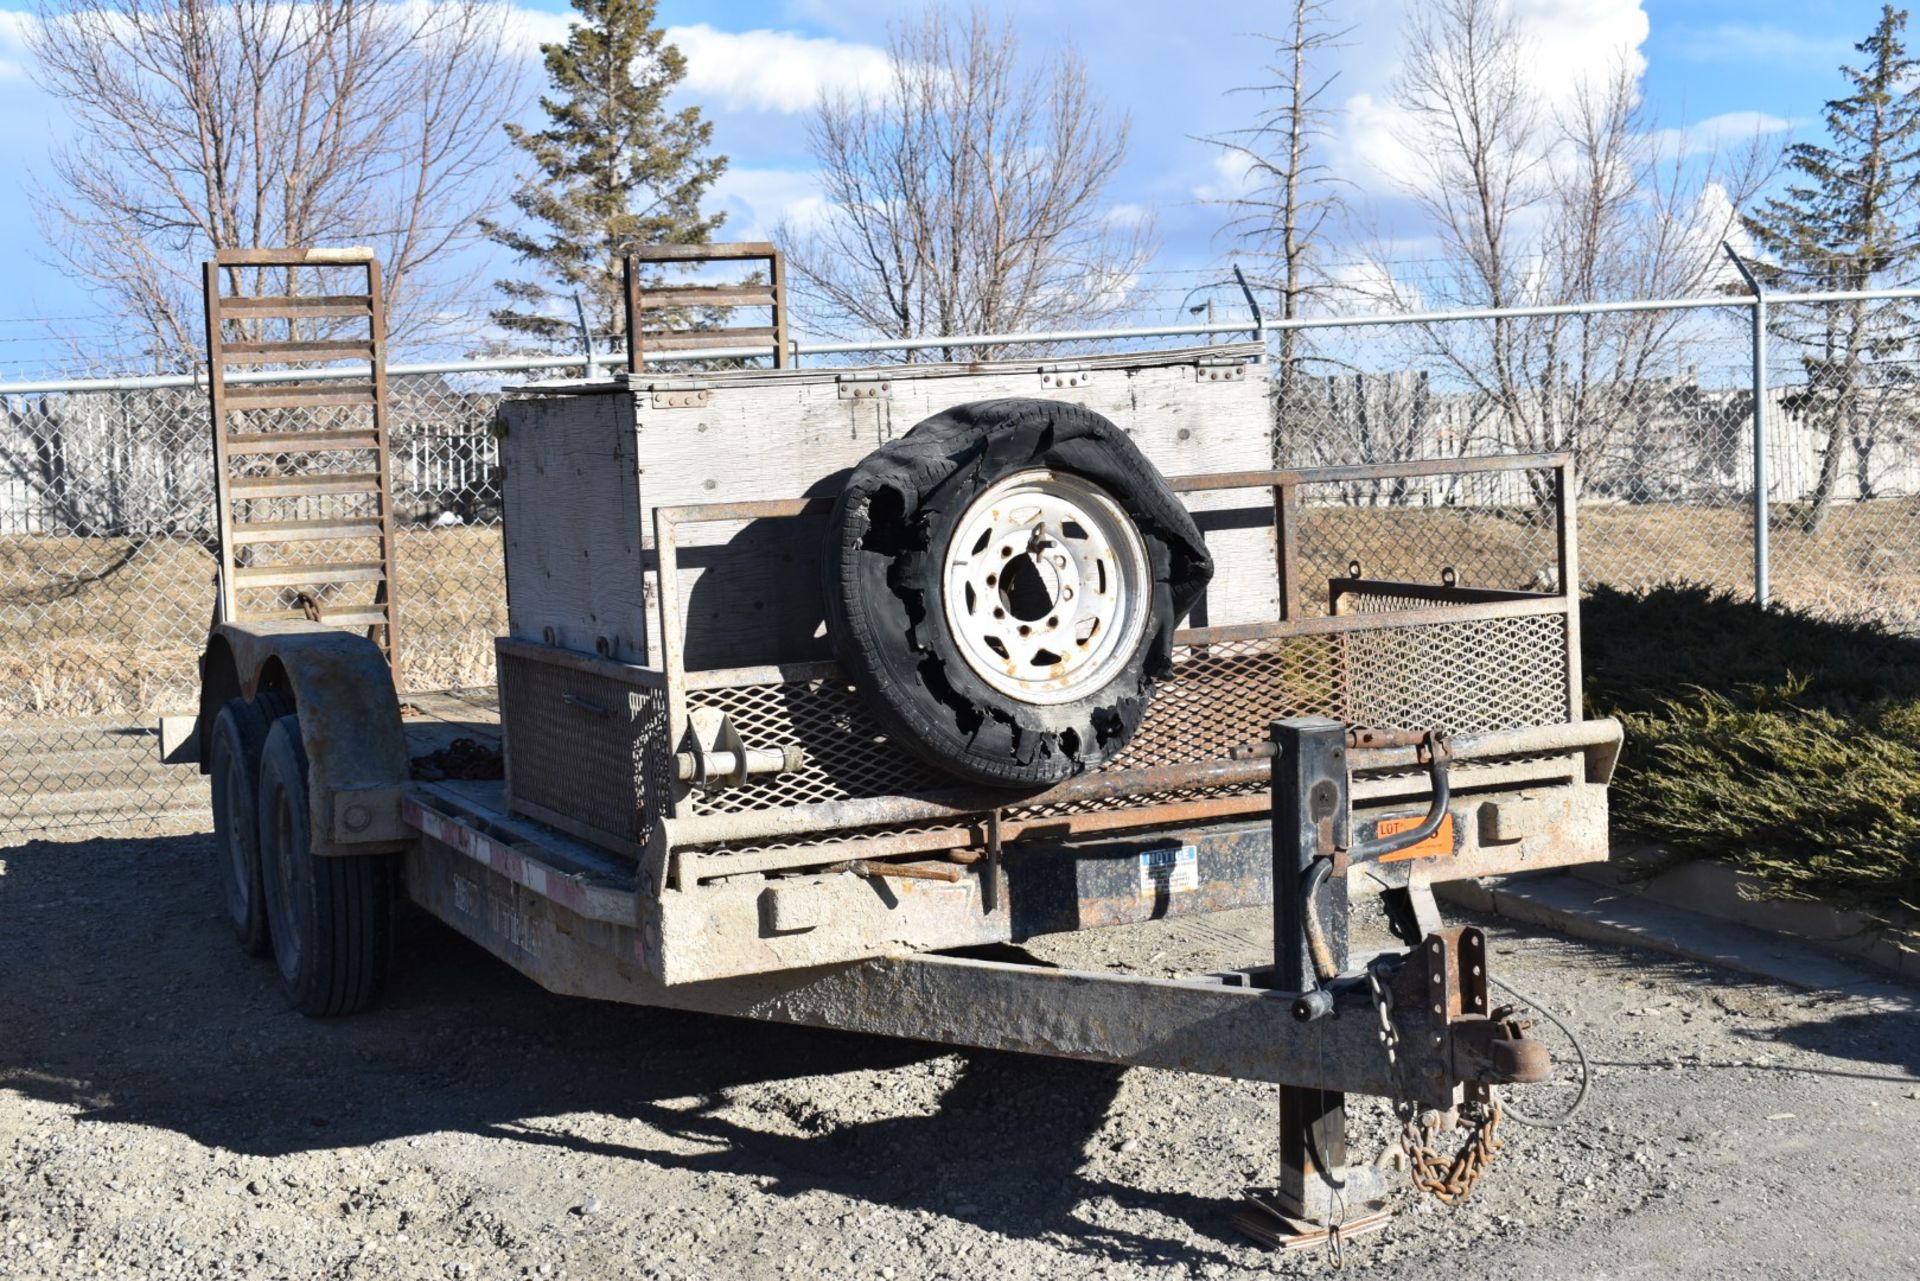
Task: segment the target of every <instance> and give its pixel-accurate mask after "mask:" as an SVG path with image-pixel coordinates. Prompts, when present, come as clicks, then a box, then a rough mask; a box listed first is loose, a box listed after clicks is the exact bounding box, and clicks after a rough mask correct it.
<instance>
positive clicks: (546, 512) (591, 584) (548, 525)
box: [500, 393, 650, 662]
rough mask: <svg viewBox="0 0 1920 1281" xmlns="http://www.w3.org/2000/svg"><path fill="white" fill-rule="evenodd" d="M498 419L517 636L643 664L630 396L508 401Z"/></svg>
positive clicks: (510, 606) (642, 587)
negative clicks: (551, 638) (549, 637)
mask: <svg viewBox="0 0 1920 1281" xmlns="http://www.w3.org/2000/svg"><path fill="white" fill-rule="evenodd" d="M500 420H501V427H502V428H503V429H504V431H505V433H506V434H505V435H504V437H503V438H502V439H501V441H500V461H501V464H502V470H503V472H504V477H503V492H504V501H505V507H506V524H507V537H506V555H507V614H508V629H509V631H510V633H511V634H512V635H513V637H514V638H515V639H517V640H525V641H534V642H539V641H541V640H543V639H544V636H545V633H546V630H547V629H548V628H552V629H553V633H554V640H555V643H557V644H559V645H561V646H563V647H564V648H567V649H572V650H578V651H579V652H581V653H585V654H592V653H596V652H599V651H600V649H601V648H602V645H601V642H602V640H603V638H604V641H605V645H604V648H605V649H606V651H607V655H608V657H611V658H618V659H622V660H624V661H626V662H646V661H647V659H648V654H649V652H650V651H649V648H648V645H647V635H648V633H647V607H646V594H647V582H648V579H647V576H646V574H645V573H644V562H643V560H642V548H641V542H640V521H641V513H640V490H639V485H638V479H639V466H638V463H637V461H636V458H635V454H634V449H635V439H634V433H633V398H632V397H631V396H629V395H626V394H624V393H617V394H616V393H608V394H603V395H590V396H566V397H542V398H537V399H534V398H530V399H524V400H509V401H507V402H505V403H504V404H503V405H502V406H501V407H500Z"/></svg>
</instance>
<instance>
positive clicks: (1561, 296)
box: [1387, 0, 1769, 497]
mask: <svg viewBox="0 0 1920 1281" xmlns="http://www.w3.org/2000/svg"><path fill="white" fill-rule="evenodd" d="M1407 35H1408V43H1409V52H1408V57H1407V62H1406V67H1405V71H1404V75H1403V78H1402V81H1401V83H1400V85H1399V87H1398V98H1399V101H1400V103H1401V105H1402V106H1403V107H1404V108H1405V109H1406V110H1407V111H1408V112H1409V113H1410V114H1411V115H1412V117H1413V118H1414V120H1415V122H1416V124H1417V127H1418V133H1417V135H1416V137H1415V139H1414V140H1413V145H1414V150H1415V151H1416V153H1417V154H1418V156H1419V157H1420V158H1421V164H1422V165H1423V167H1424V171H1423V172H1422V173H1421V174H1420V176H1419V179H1418V181H1417V182H1415V183H1414V184H1413V185H1412V190H1411V193H1410V194H1412V196H1413V197H1414V199H1415V200H1416V202H1417V203H1418V204H1419V205H1420V206H1421V208H1422V209H1423V210H1424V211H1425V213H1426V215H1427V220H1428V222H1429V224H1430V225H1431V227H1432V229H1433V231H1434V234H1435V236H1436V238H1437V239H1438V240H1439V242H1440V246H1441V253H1440V255H1439V265H1438V266H1437V267H1435V268H1434V269H1433V270H1431V271H1429V272H1426V273H1424V274H1422V275H1420V276H1418V277H1417V278H1416V279H1415V281H1414V282H1412V283H1413V284H1414V285H1415V286H1416V287H1417V288H1418V290H1419V294H1420V297H1421V299H1422V300H1423V301H1425V302H1426V303H1428V304H1430V305H1432V304H1438V305H1442V306H1458V307H1488V308H1501V307H1514V306H1525V305H1534V304H1544V303H1560V302H1581V301H1608V300H1616V299H1632V298H1656V297H1671V296H1684V295H1688V294H1692V293H1697V292H1700V291H1701V290H1704V289H1706V288H1709V287H1711V286H1712V285H1713V284H1714V283H1715V282H1716V280H1717V279H1718V275H1719V273H1720V272H1721V271H1722V270H1724V268H1723V267H1722V265H1721V263H1720V260H1719V258H1718V256H1717V251H1718V246H1719V241H1720V239H1721V237H1723V236H1724V235H1726V234H1727V233H1728V232H1729V231H1731V230H1732V229H1733V227H1734V226H1735V224H1736V221H1737V214H1736V210H1737V209H1738V207H1739V206H1740V205H1741V204H1742V203H1743V202H1744V201H1745V200H1746V199H1747V198H1748V197H1750V196H1751V195H1752V194H1753V192H1754V191H1755V190H1756V189H1757V188H1758V186H1759V185H1760V184H1761V182H1762V181H1763V180H1764V179H1765V177H1766V176H1767V174H1768V172H1769V165H1768V156H1767V153H1766V151H1765V149H1764V148H1763V147H1762V146H1761V144H1760V140H1759V139H1758V138H1757V137H1756V139H1755V140H1754V142H1753V143H1752V145H1750V146H1749V147H1747V148H1746V149H1745V150H1744V151H1736V152H1735V153H1734V154H1732V155H1731V156H1727V155H1723V154H1721V153H1720V152H1719V151H1717V150H1709V151H1708V152H1707V153H1706V154H1704V155H1690V154H1689V148H1688V146H1687V145H1686V143H1685V141H1684V140H1681V141H1678V142H1675V141H1671V140H1670V135H1663V134H1662V133H1661V132H1659V131H1656V130H1655V129H1653V128H1652V126H1651V122H1650V121H1649V120H1648V119H1647V118H1646V116H1645V113H1644V111H1643V109H1642V107H1641V106H1640V103H1639V96H1638V92H1637V86H1636V84H1635V80H1634V77H1633V76H1632V75H1631V74H1630V73H1629V72H1628V71H1627V70H1626V69H1625V68H1624V67H1622V68H1616V69H1615V70H1614V71H1613V73H1612V74H1611V75H1609V76H1608V77H1606V78H1605V79H1603V80H1599V81H1589V82H1586V83H1584V84H1581V85H1578V86H1575V87H1574V89H1573V92H1572V93H1571V95H1570V98H1569V100H1568V101H1567V102H1566V103H1565V104H1563V105H1562V106H1561V107H1560V108H1558V109H1557V110H1556V109H1553V108H1551V107H1550V106H1549V105H1548V104H1547V103H1546V102H1545V101H1543V98H1542V95H1541V94H1540V93H1539V92H1538V90H1537V89H1536V88H1535V87H1534V86H1533V85H1532V83H1531V82H1530V81H1529V79H1528V77H1527V74H1526V70H1527V59H1528V57H1529V50H1528V46H1527V42H1526V40H1525V37H1524V34H1523V33H1522V31H1521V30H1520V28H1519V26H1518V24H1517V22H1516V21H1515V19H1514V17H1513V14H1512V11H1511V10H1510V9H1509V8H1507V7H1506V6H1504V5H1501V4H1499V3H1498V0H1437V3H1435V4H1433V5H1431V6H1425V7H1422V8H1420V9H1418V10H1416V11H1415V15H1414V17H1413V18H1412V19H1411V21H1410V23H1409V26H1408V32H1407ZM1387 287H1388V289H1389V290H1392V291H1397V290H1399V289H1402V288H1403V287H1404V285H1403V284H1402V283H1401V282H1393V281H1391V280H1390V281H1389V284H1388V286H1387ZM1394 301H1396V302H1399V303H1400V304H1401V305H1406V304H1407V303H1408V302H1409V301H1410V300H1409V299H1408V298H1406V297H1405V296H1404V295H1401V296H1399V297H1396V298H1395V299H1394ZM1681 325H1682V316H1681V315H1680V314H1678V313H1660V312H1624V313H1612V314H1600V315H1592V314H1589V315H1574V316H1565V315H1559V316H1544V317H1509V318H1500V319H1492V320H1488V321H1484V322H1467V323H1456V324H1435V325H1429V326H1426V327H1425V329H1424V331H1423V332H1424V335H1425V339H1426V342H1427V345H1428V350H1429V354H1430V355H1432V356H1434V357H1437V358H1438V359H1439V360H1440V361H1441V362H1442V363H1443V364H1444V365H1445V366H1446V367H1447V368H1448V369H1449V370H1450V372H1451V373H1452V374H1453V375H1454V376H1455V377H1456V378H1457V379H1458V380H1459V381H1461V382H1463V383H1464V384H1465V385H1466V386H1467V387H1468V388H1469V389H1470V390H1471V392H1472V393H1473V394H1474V395H1476V396H1480V397H1484V398H1486V399H1487V400H1488V401H1490V402H1491V403H1492V404H1493V405H1494V406H1495V407H1496V408H1497V412H1496V413H1493V414H1491V415H1488V416H1487V419H1486V422H1487V425H1488V426H1489V427H1490V428H1491V429H1492V430H1494V431H1495V432H1496V433H1497V434H1498V435H1497V440H1496V441H1495V442H1492V443H1497V444H1498V445H1500V446H1502V447H1506V448H1518V449H1572V450H1577V451H1581V452H1582V453H1583V455H1585V457H1584V458H1583V462H1584V463H1585V464H1586V467H1587V471H1588V473H1589V475H1590V476H1596V475H1599V474H1601V473H1602V472H1603V471H1604V468H1602V467H1600V466H1597V465H1596V464H1597V462H1598V460H1600V459H1601V458H1602V457H1604V456H1605V455H1607V454H1608V452H1609V451H1610V450H1614V449H1616V448H1619V449H1621V450H1623V451H1624V452H1625V453H1626V454H1631V453H1632V448H1631V443H1630V437H1631V435H1632V433H1633V432H1634V431H1635V430H1637V429H1638V428H1639V427H1640V426H1643V425H1645V424H1646V423H1647V422H1648V421H1649V420H1650V418H1651V417H1652V416H1653V415H1654V413H1655V412H1656V409H1657V402H1659V401H1660V399H1661V398H1662V397H1664V396H1666V395H1667V394H1668V393H1669V392H1670V391H1671V390H1672V387H1671V385H1670V384H1671V381H1672V380H1671V378H1670V377H1669V376H1670V375H1671V374H1672V373H1673V372H1674V370H1675V366H1676V363H1677V362H1676V361H1675V359H1674V358H1675V356H1676V353H1677V351H1678V350H1679V347H1680V343H1681V338H1682V331H1681ZM1486 443H1489V442H1485V441H1474V440H1468V439H1459V440H1457V441H1456V447H1457V448H1460V449H1463V450H1464V449H1467V448H1470V447H1473V446H1475V445H1484V444H1486ZM1618 483H1620V484H1622V485H1623V486H1628V487H1630V485H1629V482H1628V481H1627V480H1626V479H1625V474H1624V473H1622V474H1621V476H1620V478H1618ZM1621 496H1623V497H1633V496H1636V495H1635V494H1632V493H1623V494H1622V495H1621Z"/></svg>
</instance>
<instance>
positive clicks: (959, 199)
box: [778, 8, 1148, 338]
mask: <svg viewBox="0 0 1920 1281" xmlns="http://www.w3.org/2000/svg"><path fill="white" fill-rule="evenodd" d="M888 43H889V51H890V53H891V55H892V64H893V72H892V78H891V80H890V81H889V82H888V83H887V84H886V85H885V86H884V87H883V88H881V89H880V90H878V91H877V92H874V93H870V94H866V95H850V94H844V93H842V94H837V95H833V96H829V97H826V98H824V99H823V100H822V101H821V102H820V104H819V107H818V109H817V111H816V114H815V118H814V121H813V125H812V128H811V131H810V135H809V138H810V143H811V147H812V151H813V154H814V157H815V159H816V160H817V161H818V162H819V164H820V171H821V183H822V185H823V186H824V188H825V191H826V195H827V198H828V200H829V202H830V205H831V208H830V210H829V212H828V214H827V216H826V218H825V220H824V222H823V223H822V224H821V225H819V226H818V227H816V228H814V229H813V230H810V231H802V230H799V229H796V228H794V227H791V226H787V227H783V228H781V229H780V231H779V233H778V238H779V239H780V240H781V241H782V243H783V245H784V248H785V249H786V252H787V255H788V258H787V262H788V267H789V269H790V270H791V271H792V273H793V274H794V276H795V278H796V281H797V283H798V284H799V285H800V293H801V296H802V298H803V300H804V302H805V303H806V305H807V309H808V311H809V313H810V314H809V319H810V320H811V321H812V323H813V324H814V325H815V326H816V327H817V328H819V329H821V330H823V331H826V332H829V333H833V334H836V335H839V336H844V337H856V336H861V335H870V334H879V335H885V336H888V337H898V338H910V337H917V336H922V335H925V336H941V335H951V334H966V333H997V332H1006V331H1011V330H1020V329H1034V328H1044V327H1047V326H1050V325H1060V324H1068V323H1075V324H1083V323H1086V322H1088V321H1091V320H1095V319H1098V318H1099V317H1101V316H1104V315H1108V314H1111V313H1113V312H1115V311H1117V310H1120V309H1121V308H1122V307H1124V306H1125V305H1126V302H1127V299H1128V295H1129V294H1130V292H1131V291H1132V288H1133V283H1134V278H1135V275H1136V273H1137V272H1138V271H1139V269H1140V268H1141V267H1142V266H1143V265H1144V263H1145V261H1146V259H1147V257H1148V244H1147V239H1146V230H1145V228H1144V227H1143V226H1142V225H1141V224H1140V223H1139V222H1138V221H1135V222H1132V223H1131V224H1128V225H1122V224H1121V222H1120V221H1118V220H1116V219H1115V218H1114V217H1113V216H1112V211H1111V210H1109V209H1108V208H1107V207H1106V205H1105V203H1104V200H1105V196H1106V191H1107V187H1108V185H1109V183H1110V182H1111V181H1112V179H1113V176H1114V174H1115V173H1116V172H1117V171H1118V169H1119V167H1120V164H1121V162H1122V160H1123V159H1124V158H1125V156H1126V149H1127V122H1126V120H1125V119H1124V118H1119V119H1116V118H1114V117H1112V116H1110V115H1109V114H1108V113H1107V112H1106V111H1104V110H1103V109H1102V108H1101V106H1100V105H1099V103H1098V101H1097V99H1096V96H1095V94H1094V92H1093V89H1092V87H1091V86H1090V85H1089V83H1088V81H1087V73H1086V69H1085V67H1084V66H1083V65H1082V64H1081V62H1080V60H1079V58H1078V57H1077V56H1075V55H1074V54H1073V52H1072V51H1071V50H1063V51H1061V52H1059V53H1057V54H1055V55H1053V56H1052V57H1050V58H1049V60H1048V68H1047V70H1046V71H1045V72H1043V73H1028V72H1025V71H1024V70H1023V69H1022V67H1021V64H1020V57H1019V45H1018V42H1017V41H1016V40H1015V38H1014V36H1013V34H1012V32H1011V31H1010V30H1008V29H1005V28H1000V29H996V28H995V27H994V26H993V24H992V23H991V22H990V21H989V20H988V18H987V17H986V16H985V14H984V13H982V12H980V11H977V10H976V11H974V12H973V13H971V14H970V15H968V16H967V17H966V18H964V19H956V18H954V17H952V16H950V15H949V14H947V13H946V12H944V11H942V10H940V9H937V8H934V9H929V10H926V11H925V12H923V13H922V14H921V15H920V16H919V17H918V18H917V19H914V20H912V21H909V22H905V23H902V24H900V25H898V26H896V27H894V28H893V30H892V33H891V36H890V39H889V42H888Z"/></svg>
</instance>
